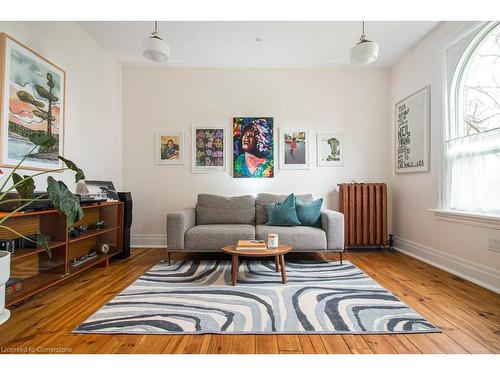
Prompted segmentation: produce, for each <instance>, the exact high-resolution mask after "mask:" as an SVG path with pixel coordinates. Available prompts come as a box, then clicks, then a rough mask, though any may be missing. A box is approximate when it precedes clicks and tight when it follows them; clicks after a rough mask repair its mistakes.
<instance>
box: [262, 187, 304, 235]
mask: <svg viewBox="0 0 500 375" xmlns="http://www.w3.org/2000/svg"><path fill="white" fill-rule="evenodd" d="M266 211H267V222H266V225H281V226H286V227H290V226H293V225H300V221H299V218H298V217H297V211H295V196H294V195H293V193H292V194H290V195H289V196H288V197H286V199H285V200H284V201H283V202H281V203H268V204H266Z"/></svg>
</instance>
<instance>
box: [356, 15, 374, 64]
mask: <svg viewBox="0 0 500 375" xmlns="http://www.w3.org/2000/svg"><path fill="white" fill-rule="evenodd" d="M362 28H363V30H362V34H361V37H360V38H359V42H358V43H357V44H356V45H355V46H353V47H352V48H351V52H350V56H351V62H352V63H353V64H358V65H368V64H371V63H372V62H374V61H375V60H377V58H378V43H376V42H372V41H370V40H368V39H366V35H365V21H362Z"/></svg>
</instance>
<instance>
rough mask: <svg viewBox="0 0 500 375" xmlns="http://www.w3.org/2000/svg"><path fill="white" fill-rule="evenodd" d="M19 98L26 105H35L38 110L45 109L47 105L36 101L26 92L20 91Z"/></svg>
mask: <svg viewBox="0 0 500 375" xmlns="http://www.w3.org/2000/svg"><path fill="white" fill-rule="evenodd" d="M17 97H18V98H19V99H20V100H22V101H23V102H25V103H29V104H33V105H34V106H35V107H38V108H43V107H44V106H45V103H43V102H41V101H39V100H36V99H35V98H34V97H33V95H31V94H28V93H27V92H26V91H22V90H21V91H18V92H17Z"/></svg>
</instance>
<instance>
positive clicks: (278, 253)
mask: <svg viewBox="0 0 500 375" xmlns="http://www.w3.org/2000/svg"><path fill="white" fill-rule="evenodd" d="M292 249H293V247H291V246H288V245H279V246H278V248H276V249H266V250H236V246H234V245H231V246H224V247H223V248H222V249H221V250H222V251H223V252H225V253H227V254H231V256H232V262H231V281H232V283H233V286H234V285H236V279H237V277H238V257H240V256H241V257H251V258H262V257H272V256H273V257H274V263H275V266H276V272H279V271H280V267H281V281H282V282H283V284H286V270H285V257H284V255H285V254H286V253H288V252H290V251H291V250H292Z"/></svg>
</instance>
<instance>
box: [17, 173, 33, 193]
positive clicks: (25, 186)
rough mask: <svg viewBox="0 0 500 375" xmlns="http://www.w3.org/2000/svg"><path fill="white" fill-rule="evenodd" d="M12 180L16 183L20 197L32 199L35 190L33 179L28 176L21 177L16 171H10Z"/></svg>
mask: <svg viewBox="0 0 500 375" xmlns="http://www.w3.org/2000/svg"><path fill="white" fill-rule="evenodd" d="M12 180H13V181H14V185H16V191H17V192H18V193H19V196H20V197H21V199H32V198H33V192H34V191H35V181H33V179H32V178H31V177H30V176H24V178H23V177H21V176H19V175H18V174H17V173H12Z"/></svg>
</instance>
